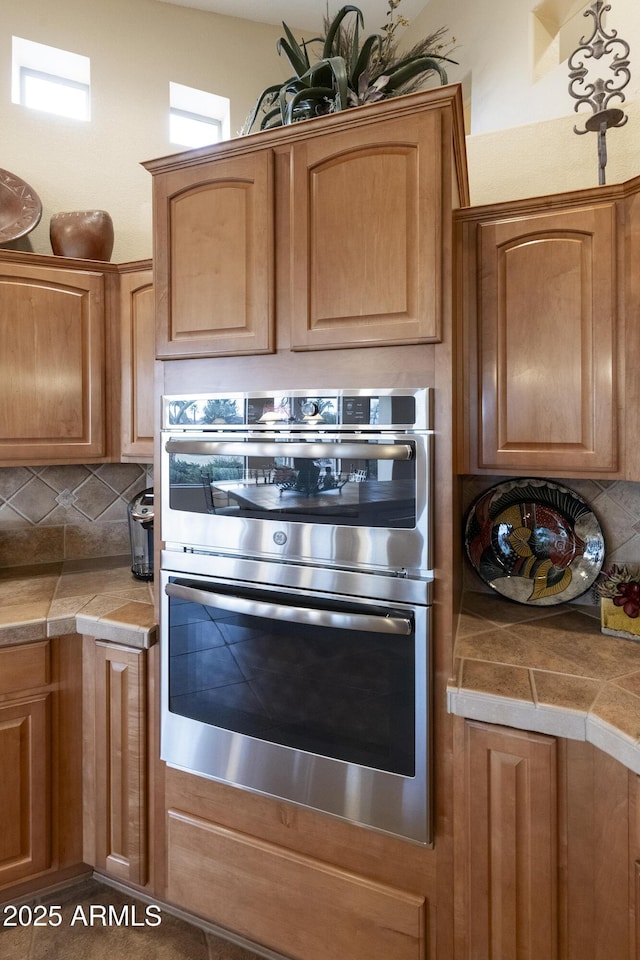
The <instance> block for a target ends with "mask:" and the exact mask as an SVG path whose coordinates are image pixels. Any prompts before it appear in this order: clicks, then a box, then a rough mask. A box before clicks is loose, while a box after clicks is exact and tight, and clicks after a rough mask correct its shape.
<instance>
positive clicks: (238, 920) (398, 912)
mask: <svg viewBox="0 0 640 960" xmlns="http://www.w3.org/2000/svg"><path fill="white" fill-rule="evenodd" d="M167 829H168V837H167V839H168V896H169V899H170V900H171V901H172V902H173V903H176V904H179V905H181V906H183V907H184V908H186V909H188V910H190V911H191V912H194V913H196V914H198V915H200V916H201V917H205V918H206V919H209V920H213V921H214V922H215V923H216V924H219V925H221V926H223V927H226V928H227V929H230V930H234V931H235V932H236V933H238V934H240V935H241V936H244V937H246V938H247V939H250V940H253V941H254V942H257V943H261V944H263V945H264V946H266V947H268V948H270V949H272V950H276V951H282V952H283V953H285V954H286V955H287V956H289V955H291V956H296V957H304V958H305V960H325V958H326V957H327V951H329V953H330V955H331V956H335V957H345V958H346V957H349V960H389V958H390V957H393V960H424V957H425V956H426V952H425V951H426V942H427V941H426V902H425V898H424V897H423V896H418V895H415V894H411V893H407V892H406V891H404V890H400V889H396V888H393V887H390V886H387V885H386V884H381V883H376V882H375V881H373V880H370V879H368V878H366V877H362V876H359V875H358V874H354V873H352V872H350V871H347V870H344V869H341V868H340V867H337V866H333V865H331V864H329V863H324V862H323V861H321V860H317V859H315V858H313V857H309V856H305V855H302V854H299V853H294V852H293V851H291V850H288V849H286V848H284V847H279V846H276V845H275V844H272V843H268V842H266V841H264V840H260V839H258V838H257V837H252V836H250V835H248V834H246V833H240V832H237V831H235V830H230V829H228V828H226V827H223V826H220V825H219V824H215V823H212V822H210V821H208V820H203V819H201V818H199V817H195V816H193V815H191V814H189V813H185V812H184V811H181V810H175V809H169V810H168V811H167Z"/></svg>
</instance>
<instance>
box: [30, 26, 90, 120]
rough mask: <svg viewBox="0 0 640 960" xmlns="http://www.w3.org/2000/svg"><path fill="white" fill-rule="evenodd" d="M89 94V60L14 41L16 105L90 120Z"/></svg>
mask: <svg viewBox="0 0 640 960" xmlns="http://www.w3.org/2000/svg"><path fill="white" fill-rule="evenodd" d="M90 93H91V88H90V60H89V57H83V56H81V55H80V54H77V53H70V52H69V51H67V50H59V49H58V48H57V47H48V46H46V45H45V44H43V43H34V42H33V41H31V40H23V39H22V38H20V37H14V38H13V66H12V82H11V99H12V101H13V103H19V104H21V105H22V106H23V107H30V108H31V109H34V110H44V111H45V112H46V113H55V114H58V115H59V116H63V117H71V118H73V119H75V120H90V119H91V98H90Z"/></svg>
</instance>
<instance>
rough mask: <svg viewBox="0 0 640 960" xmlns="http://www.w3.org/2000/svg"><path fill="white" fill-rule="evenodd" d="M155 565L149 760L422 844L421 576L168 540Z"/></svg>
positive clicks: (425, 612) (426, 761)
mask: <svg viewBox="0 0 640 960" xmlns="http://www.w3.org/2000/svg"><path fill="white" fill-rule="evenodd" d="M162 568H163V569H162V572H161V597H162V600H161V603H162V609H161V631H162V636H161V646H162V743H161V754H162V758H163V759H164V760H165V761H166V762H167V763H168V764H169V765H171V766H174V767H177V768H179V769H182V770H187V771H189V772H193V773H197V774H199V775H201V776H205V777H209V778H211V779H214V780H218V781H222V782H224V783H229V784H233V785H235V786H238V787H242V788H245V789H246V790H250V791H254V792H256V793H260V794H266V795H268V796H270V797H275V798H279V799H282V800H286V801H291V802H294V803H298V804H303V805H305V806H307V807H310V808H313V809H314V810H318V811H322V812H324V813H327V814H331V815H334V816H337V817H341V818H344V819H345V820H348V821H351V822H353V823H356V824H360V825H362V826H364V827H369V828H372V829H375V830H379V831H383V832H385V833H388V834H392V835H395V836H397V837H402V838H405V839H408V840H412V841H416V842H419V843H422V844H427V843H430V841H431V822H430V804H429V794H430V784H429V779H430V774H429V771H430V745H429V741H430V735H429V734H430V723H429V690H430V602H431V597H430V589H431V584H430V582H429V581H428V580H422V581H415V580H409V579H406V578H402V577H397V576H382V575H376V574H369V573H361V572H356V571H346V570H335V569H318V568H315V569H313V570H310V569H309V568H306V567H304V566H302V565H299V566H296V565H289V564H281V563H280V564H279V563H273V562H269V561H260V560H254V559H241V558H230V557H224V556H215V555H204V554H198V553H191V552H187V551H183V552H179V551H173V550H165V551H164V552H163V555H162Z"/></svg>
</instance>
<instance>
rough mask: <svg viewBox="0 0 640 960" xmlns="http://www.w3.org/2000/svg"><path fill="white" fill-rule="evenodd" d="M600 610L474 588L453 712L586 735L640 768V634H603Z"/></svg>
mask: <svg viewBox="0 0 640 960" xmlns="http://www.w3.org/2000/svg"><path fill="white" fill-rule="evenodd" d="M599 617H600V610H599V607H597V606H586V605H585V606H580V605H577V604H562V605H560V604H559V605H558V606H551V607H532V606H531V607H530V606H526V605H521V604H518V603H514V602H512V601H509V600H505V599H504V598H502V597H500V596H498V595H495V596H494V595H488V594H486V593H469V594H466V595H465V597H464V600H463V604H462V612H461V614H460V617H459V621H458V630H457V636H456V644H455V663H454V676H453V677H452V679H451V680H450V682H449V685H448V688H447V701H448V709H449V712H450V713H453V714H457V715H458V716H462V717H467V718H469V719H473V720H483V721H486V722H488V723H498V724H503V725H506V726H510V727H518V728H520V729H524V730H534V731H537V732H539V733H549V734H552V735H555V736H559V737H566V738H568V739H572V740H587V741H588V742H590V743H592V744H594V745H595V746H596V747H599V748H600V749H601V750H603V751H605V752H606V753H608V754H610V755H611V756H613V757H614V758H615V759H617V760H619V761H620V762H621V763H623V764H624V765H625V766H626V767H628V768H629V769H630V770H633V771H634V772H635V773H640V643H636V642H635V641H633V640H626V639H620V638H618V637H610V636H606V635H604V634H602V633H601V632H600V619H599Z"/></svg>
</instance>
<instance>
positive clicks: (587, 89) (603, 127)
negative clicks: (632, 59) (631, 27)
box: [569, 0, 631, 184]
mask: <svg viewBox="0 0 640 960" xmlns="http://www.w3.org/2000/svg"><path fill="white" fill-rule="evenodd" d="M607 10H611V4H610V3H607V4H605V3H604V0H595V2H594V3H592V4H591V6H590V7H589V9H588V10H585V12H584V16H585V17H593V32H592V34H591V36H590V37H588V38H586V37H582V38H581V40H580V45H579V46H578V47H577V49H576V50H574V51H573V53H572V54H571V56H570V57H569V78H570V81H571V82H570V83H569V93H570V94H571V96H572V97H574V98H575V99H576V100H577V101H578V102H577V103H576V105H575V110H576V111H577V110H578V109H579V107H580V106H581V104H583V103H586V104H588V105H589V106H590V107H591V109H592V110H593V116H591V117H589V118H588V120H587V121H586V122H585V129H584V130H579V129H578V127H577V126H574V128H573V129H574V132H575V133H578V134H584V133H589V132H592V133H593V132H595V133H597V134H598V183H599V184H603V183H605V167H606V165H607V141H606V136H607V130H608V129H609V127H622V126H624V124H625V123H626V122H627V120H628V119H629V118H628V117H627V115H626V114H625V113H624V111H622V110H621V109H620V108H619V107H610V106H609V102H610V101H611V99H612V98H614V97H617V98H618V100H619V102H620V103H623V102H624V99H625V96H624V94H623V92H622V91H623V90H624V88H625V87H626V85H627V84H628V83H629V80H630V79H631V74H630V72H629V44H628V43H627V42H626V40H622V39H621V38H620V37H618V34H617V31H616V30H612V31H611V32H610V33H607V31H606V30H605V29H604V27H603V25H602V17H603V14H604V13H605V12H606V11H607ZM605 56H606V57H610V60H609V63H608V66H609V69H610V70H611V71H612V73H613V77H609V78H608V79H602V78H598V79H596V80H593V81H591V80H588V75H589V68H588V67H587V66H585V61H587V60H598V61H599V60H602V58H603V57H605ZM603 66H605V67H606V66H607V62H606V60H605V61H604V63H603ZM585 81H586V82H585Z"/></svg>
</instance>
